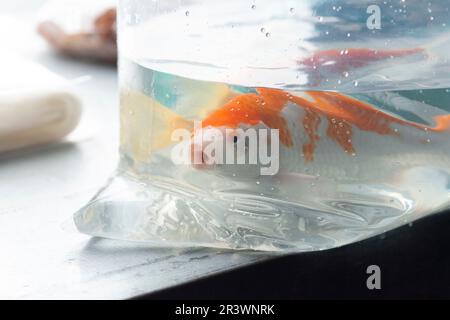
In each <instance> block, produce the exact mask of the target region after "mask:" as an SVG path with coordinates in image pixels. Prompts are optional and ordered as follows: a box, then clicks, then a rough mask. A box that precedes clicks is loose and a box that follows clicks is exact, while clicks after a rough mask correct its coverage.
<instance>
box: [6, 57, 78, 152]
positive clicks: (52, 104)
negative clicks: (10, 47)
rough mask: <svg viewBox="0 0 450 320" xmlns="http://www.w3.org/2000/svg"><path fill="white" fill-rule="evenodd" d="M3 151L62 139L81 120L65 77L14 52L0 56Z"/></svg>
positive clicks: (75, 98)
mask: <svg viewBox="0 0 450 320" xmlns="http://www.w3.org/2000/svg"><path fill="white" fill-rule="evenodd" d="M0 70H1V73H0V152H5V151H12V150H16V149H19V148H24V147H31V146H35V145H40V144H47V143H52V142H56V141H59V140H61V139H63V138H64V137H65V136H66V135H68V134H69V133H70V132H72V131H73V130H74V129H75V128H76V126H77V125H78V123H79V120H80V116H81V101H80V100H79V99H78V98H77V96H76V95H75V94H73V93H72V92H71V90H70V89H69V84H68V82H67V81H66V80H64V79H62V78H61V77H59V76H57V75H55V74H53V73H51V72H50V71H48V70H47V69H45V68H44V67H42V66H40V65H38V64H35V63H32V62H29V61H25V60H21V59H19V58H16V57H14V56H11V55H6V54H2V55H1V57H0Z"/></svg>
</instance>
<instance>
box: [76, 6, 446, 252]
mask: <svg viewBox="0 0 450 320" xmlns="http://www.w3.org/2000/svg"><path fill="white" fill-rule="evenodd" d="M374 4H375V5H378V6H379V8H380V13H381V29H371V28H369V27H368V24H367V20H368V18H369V17H370V15H371V14H372V11H370V10H369V12H368V7H369V6H370V5H374ZM119 17H120V19H119V41H120V42H119V47H120V54H121V61H120V71H121V80H120V81H121V83H120V87H121V148H120V152H121V161H120V165H119V167H118V170H117V172H116V174H115V175H114V177H112V178H111V180H110V181H109V182H108V184H107V185H106V186H105V188H104V189H102V190H100V191H99V193H98V194H97V195H96V196H95V197H94V198H93V199H92V201H91V202H90V203H88V204H87V205H86V206H85V207H84V208H82V209H81V210H80V211H79V212H77V213H76V214H75V222H76V225H77V227H78V229H79V230H80V231H81V232H84V233H87V234H90V235H93V236H100V237H108V238H116V239H124V240H133V241H144V242H148V243H149V244H152V245H156V246H209V247H220V248H231V249H255V250H267V251H309V250H322V249H328V248H334V247H337V246H341V245H344V244H348V243H351V242H355V241H358V240H361V239H365V238H368V237H370V236H374V235H377V234H380V233H383V232H385V231H387V230H390V229H392V228H395V227H398V226H400V225H404V224H408V223H411V222H413V221H415V220H416V219H419V218H421V217H423V216H426V215H429V214H431V213H434V212H437V211H439V210H441V209H443V208H446V207H448V206H449V198H448V194H449V193H448V192H449V190H448V188H449V186H450V155H449V153H448V150H450V148H449V147H448V146H449V145H450V139H449V137H448V136H447V134H448V133H447V132H446V131H445V130H442V132H441V131H439V132H437V131H438V130H437V129H436V130H435V129H430V130H428V128H432V126H433V125H435V121H434V120H435V119H436V117H437V116H444V118H445V115H448V113H449V112H450V95H449V90H446V89H445V88H447V87H450V76H449V75H450V73H449V72H448V70H449V68H450V63H449V61H448V58H449V54H448V52H449V51H448V47H449V41H448V39H449V29H448V27H447V26H448V25H450V13H449V3H448V1H442V0H441V1H438V0H435V1H419V0H406V1H398V0H395V1H390V0H387V1H386V0H385V1H372V0H371V1H368V0H336V1H331V0H323V1H319V0H310V1H295V0H283V1H272V0H257V1H243V0H229V1H222V0H217V1H211V0H208V1H202V0H180V1H143V0H122V1H120V2H119ZM258 87H269V88H275V89H283V90H287V91H289V92H290V93H291V94H292V95H301V94H302V92H301V91H302V90H332V91H339V92H342V93H345V94H348V95H351V96H352V99H358V100H360V101H362V102H364V103H369V104H371V105H372V106H374V107H375V108H377V109H378V110H379V111H380V113H384V114H387V115H389V116H386V117H395V118H397V119H398V120H396V121H398V122H402V121H403V122H405V121H407V122H408V124H411V125H408V126H405V127H407V128H406V129H405V128H403V127H399V128H398V129H397V127H395V130H399V131H398V132H399V135H402V134H403V135H404V136H407V138H406V139H403V138H402V139H397V138H395V137H394V138H389V137H386V136H382V135H377V134H375V135H374V137H375V138H374V139H367V140H364V139H365V138H360V137H358V134H360V135H361V137H367V136H366V135H365V134H366V133H360V131H358V130H357V129H356V128H353V131H355V132H354V135H356V136H355V142H354V143H355V144H357V143H359V144H360V145H361V149H362V150H365V151H364V152H361V153H357V152H356V153H355V154H343V155H341V151H342V150H340V149H339V148H338V147H336V146H335V145H334V144H333V142H330V143H329V144H327V146H328V147H323V148H322V149H320V148H319V151H320V152H321V153H318V154H317V158H318V159H320V158H321V157H322V159H324V160H323V161H322V160H320V161H322V162H320V161H319V160H317V162H316V164H314V165H310V167H309V165H307V163H306V161H305V162H304V160H303V159H302V160H298V159H297V160H296V161H297V162H294V163H290V165H291V167H292V168H295V169H292V170H288V172H287V174H286V172H285V173H284V174H280V175H277V176H275V177H262V176H258V175H255V174H254V171H253V170H252V168H250V167H244V168H242V169H239V170H237V169H236V170H237V171H233V170H234V169H230V168H228V167H227V166H224V167H221V168H220V170H214V169H212V170H200V169H198V168H193V167H179V166H176V165H174V164H173V163H171V161H170V158H169V157H168V156H167V153H168V152H170V148H171V147H172V145H171V142H170V141H171V140H170V136H171V133H172V132H173V130H174V129H175V128H178V127H180V126H181V127H182V128H190V124H189V123H190V122H191V121H192V120H199V119H200V120H201V119H204V118H205V117H207V116H208V115H209V114H211V112H212V111H214V110H217V109H218V108H220V107H221V106H223V105H224V104H225V103H227V102H229V101H231V99H233V98H236V97H239V95H245V94H247V93H249V94H250V95H251V94H252V93H256V92H258V91H257V90H255V88H258ZM372 116H373V117H374V119H375V120H376V119H377V118H376V117H377V114H375V115H372ZM386 117H385V118H386ZM332 120H333V119H329V121H330V122H332ZM334 120H336V119H334ZM369 120H370V119H369ZM324 122H325V121H322V123H324ZM337 122H339V123H336V126H338V125H342V126H343V127H344V126H346V125H349V124H348V123H345V121H340V120H339V119H338V121H337ZM300 125H301V124H300V121H299V126H300ZM324 125H325V124H324ZM426 125H428V126H429V127H426V129H425V130H422V129H421V130H417V131H414V130H416V128H424V126H426ZM177 126H178V127H177ZM329 126H331V128H332V129H331V130H333V125H332V124H330V125H329ZM442 127H445V125H443V126H442ZM329 128H330V127H329ZM411 128H413V129H411ZM433 128H434V127H433ZM439 128H440V127H439ZM334 130H339V129H336V128H335V129H334ZM393 130H394V129H393ZM439 130H440V129H439ZM435 131H436V132H435ZM444 131H445V132H444ZM305 132H306V133H307V132H308V127H307V126H306V125H305ZM395 132H397V131H395ZM332 134H333V132H332V133H331V134H330V133H329V131H328V133H327V131H324V132H323V134H322V137H320V136H317V137H316V139H317V140H320V138H322V139H326V136H327V135H328V136H329V135H332ZM347 134H348V135H350V134H351V132H350V131H349V132H348V133H347ZM393 136H395V135H394V134H393ZM416 138H417V141H416V140H414V139H416ZM396 139H397V140H396ZM323 143H325V142H323ZM342 143H345V141H344V142H342ZM348 143H352V141H350V140H349V141H348ZM342 153H343V152H342ZM350 153H351V152H350ZM299 154H300V150H299ZM294 156H297V155H294ZM288 160H290V158H286V159H285V161H288ZM281 161H283V159H281ZM315 161H316V160H315ZM327 161H328V162H327ZM233 168H234V167H233ZM230 170H231V171H230Z"/></svg>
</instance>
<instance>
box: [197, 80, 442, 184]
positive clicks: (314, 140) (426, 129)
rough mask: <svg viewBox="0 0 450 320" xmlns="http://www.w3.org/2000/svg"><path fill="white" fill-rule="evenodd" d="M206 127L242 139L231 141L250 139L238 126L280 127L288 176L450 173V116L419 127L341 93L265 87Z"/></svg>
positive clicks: (239, 99)
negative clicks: (403, 169)
mask: <svg viewBox="0 0 450 320" xmlns="http://www.w3.org/2000/svg"><path fill="white" fill-rule="evenodd" d="M202 127H203V129H202V130H203V133H202V135H203V136H208V130H212V129H214V130H217V129H219V130H221V131H222V132H229V133H227V134H231V135H235V136H234V137H227V138H226V139H225V140H226V143H235V142H236V140H237V139H240V138H244V139H245V137H239V136H236V135H237V133H236V132H235V131H233V129H238V128H240V129H244V130H248V129H250V128H252V129H255V130H261V129H267V130H270V129H278V130H279V140H280V141H279V142H280V143H279V146H280V153H279V160H280V171H281V172H291V173H292V172H295V173H302V174H305V173H306V174H310V175H317V176H327V177H330V178H333V179H350V180H351V179H374V178H376V177H377V176H380V175H381V174H382V173H383V172H390V169H391V168H393V167H395V166H410V167H414V166H421V165H425V164H427V165H433V164H435V165H436V166H438V167H446V168H450V157H449V156H448V151H447V148H445V147H444V148H443V147H442V146H445V145H447V146H448V145H449V144H450V115H442V114H441V115H436V116H435V117H434V123H433V124H430V125H425V124H419V123H417V122H412V121H408V120H405V119H402V118H400V117H398V116H396V115H393V114H390V113H388V112H385V111H382V110H379V109H377V108H376V107H375V106H373V105H371V104H369V103H366V102H363V101H360V100H358V99H356V98H353V97H351V96H347V95H344V94H340V93H334V92H314V91H307V92H303V93H296V94H292V93H289V92H286V91H282V90H277V89H267V88H259V89H257V93H248V94H242V95H239V96H237V97H235V98H234V99H232V100H231V101H230V102H228V103H227V104H225V105H224V106H222V107H221V108H219V109H217V110H216V111H214V112H213V113H211V114H210V115H209V116H208V117H207V118H205V119H204V120H203V122H202ZM226 129H231V130H226ZM205 132H206V133H205ZM194 135H195V133H194ZM197 141H198V140H197ZM205 145H206V146H207V145H208V143H206V144H204V146H203V148H204V147H205ZM259 147H260V146H259ZM431 154H432V155H431ZM223 166H226V165H223ZM243 169H244V168H243ZM246 170H247V169H244V171H246ZM240 174H241V173H240ZM242 174H243V175H244V176H245V172H243V173H242Z"/></svg>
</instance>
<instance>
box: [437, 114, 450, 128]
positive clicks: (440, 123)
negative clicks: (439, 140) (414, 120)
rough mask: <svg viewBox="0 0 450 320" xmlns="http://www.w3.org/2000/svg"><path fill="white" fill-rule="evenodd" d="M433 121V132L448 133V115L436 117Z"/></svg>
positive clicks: (449, 119) (449, 115)
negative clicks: (434, 124)
mask: <svg viewBox="0 0 450 320" xmlns="http://www.w3.org/2000/svg"><path fill="white" fill-rule="evenodd" d="M434 120H435V121H436V126H435V127H434V128H433V131H436V132H443V131H450V114H446V115H441V116H436V117H434Z"/></svg>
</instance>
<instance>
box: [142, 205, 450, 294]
mask: <svg viewBox="0 0 450 320" xmlns="http://www.w3.org/2000/svg"><path fill="white" fill-rule="evenodd" d="M370 265H378V266H379V267H380V268H381V286H382V288H381V290H368V289H367V286H366V280H367V278H368V277H369V275H368V274H367V273H366V269H367V267H368V266H370ZM142 298H144V299H182V300H184V299H345V298H356V299H392V298H403V299H412V298H414V299H428V298H438V299H441V298H450V212H444V213H441V214H437V215H434V216H432V217H428V218H425V219H423V220H420V221H418V222H416V223H414V225H413V226H405V227H402V228H399V229H397V230H394V231H391V232H389V233H387V234H386V235H384V236H382V237H376V238H373V239H369V240H366V241H363V242H359V243H356V244H352V245H348V246H345V247H342V248H338V249H333V250H329V251H322V252H313V253H306V254H297V255H291V256H285V257H280V258H276V259H273V260H271V261H267V262H263V263H259V264H256V265H252V266H249V267H245V268H242V269H239V270H235V271H230V272H225V273H222V274H219V275H216V276H212V277H209V278H206V279H202V280H200V281H196V282H193V283H188V284H185V285H182V286H178V287H174V288H171V289H168V290H164V291H160V292H156V293H153V294H150V295H147V296H143V297H142Z"/></svg>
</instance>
